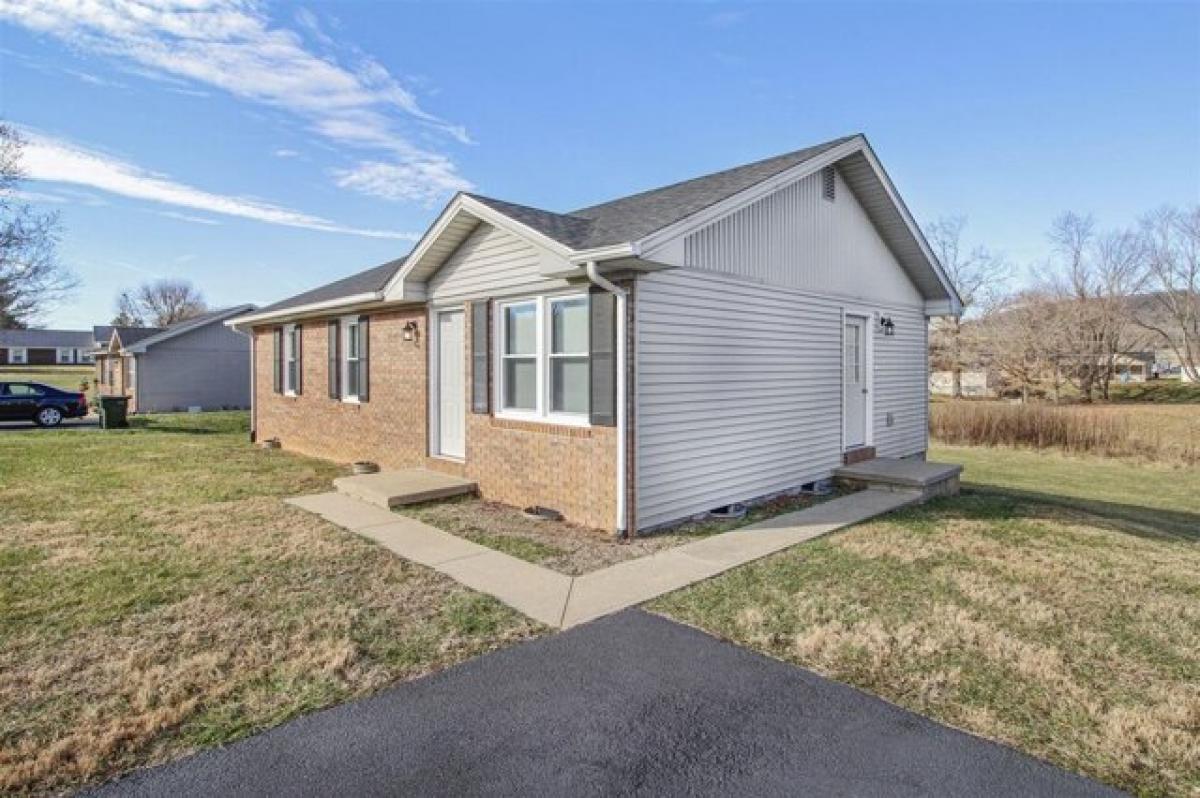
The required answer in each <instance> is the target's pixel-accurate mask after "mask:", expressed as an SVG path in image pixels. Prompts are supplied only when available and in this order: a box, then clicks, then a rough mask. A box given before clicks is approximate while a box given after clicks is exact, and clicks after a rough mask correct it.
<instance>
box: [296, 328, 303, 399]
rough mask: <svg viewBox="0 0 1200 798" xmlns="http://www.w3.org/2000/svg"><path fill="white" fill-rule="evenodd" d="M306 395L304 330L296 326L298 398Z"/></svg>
mask: <svg viewBox="0 0 1200 798" xmlns="http://www.w3.org/2000/svg"><path fill="white" fill-rule="evenodd" d="M302 393H304V328H303V327H302V326H300V325H299V324H297V325H296V396H299V395H300V394H302Z"/></svg>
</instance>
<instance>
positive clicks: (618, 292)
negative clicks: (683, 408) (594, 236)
mask: <svg viewBox="0 0 1200 798" xmlns="http://www.w3.org/2000/svg"><path fill="white" fill-rule="evenodd" d="M587 277H588V279H589V280H591V281H592V284H593V285H596V286H598V287H599V288H602V289H604V290H605V291H607V292H609V293H610V294H612V295H613V296H614V297H616V299H617V535H618V536H619V537H625V536H626V535H627V534H628V530H627V529H626V526H627V524H626V512H625V492H626V485H625V483H626V481H627V477H626V468H625V459H626V440H627V437H628V436H627V430H626V418H625V416H626V412H625V408H626V398H627V397H626V393H627V388H626V385H625V382H626V379H625V378H626V366H625V355H626V352H625V350H626V342H625V339H626V334H627V324H628V320H627V319H626V309H625V301H626V298H627V292H626V291H625V289H624V288H619V287H617V286H616V285H613V284H612V283H611V282H609V281H608V280H606V279H605V278H603V277H601V276H600V273H599V272H598V271H597V270H596V261H594V260H590V261H588V262H587Z"/></svg>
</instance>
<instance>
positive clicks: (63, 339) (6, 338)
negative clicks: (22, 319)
mask: <svg viewBox="0 0 1200 798" xmlns="http://www.w3.org/2000/svg"><path fill="white" fill-rule="evenodd" d="M94 346H95V342H94V341H93V339H92V334H91V333H90V332H88V331H86V330H0V366H75V365H79V364H81V363H91V362H92V349H93V348H94Z"/></svg>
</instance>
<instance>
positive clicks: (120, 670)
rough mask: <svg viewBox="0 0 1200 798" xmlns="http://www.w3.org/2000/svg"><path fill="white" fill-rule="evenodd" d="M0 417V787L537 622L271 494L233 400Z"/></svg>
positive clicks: (288, 489) (320, 467)
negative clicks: (89, 423)
mask: <svg viewBox="0 0 1200 798" xmlns="http://www.w3.org/2000/svg"><path fill="white" fill-rule="evenodd" d="M132 423H133V427H132V428H131V429H129V430H113V431H108V432H105V431H100V430H94V429H90V430H66V429H64V430H29V431H7V432H0V793H8V792H17V791H31V792H61V791H69V790H73V789H76V788H78V787H80V786H82V785H84V784H87V783H90V782H94V781H96V780H99V779H102V778H106V777H109V776H112V775H114V774H116V773H119V772H122V771H124V770H128V769H130V768H133V767H139V766H144V765H148V764H152V763H156V762H161V761H164V760H166V759H171V758H174V757H178V756H180V755H183V754H185V753H188V752H190V751H192V750H195V749H196V748H199V747H204V746H210V745H217V744H221V743H226V742H229V741H231V740H234V739H237V738H239V737H242V736H245V735H247V734H250V733H252V732H254V731H257V730H260V729H263V728H266V727H268V726H272V725H275V724H278V723H280V722H282V721H284V720H286V719H288V718H289V717H292V716H294V715H296V714H298V713H302V712H308V711H311V710H313V709H316V708H319V707H323V706H327V705H330V704H334V703H337V702H340V701H344V700H346V699H349V698H352V697H355V696H359V695H363V694H365V693H368V692H370V691H373V690H376V689H378V688H380V687H382V686H385V685H387V684H389V683H392V682H395V681H397V680H402V679H408V678H412V677H415V676H418V675H421V674H424V673H428V672H430V671H432V670H436V669H439V668H443V667H445V666H447V665H450V664H452V663H455V662H458V661H461V660H463V659H465V658H468V657H471V656H475V655H477V654H479V653H482V652H485V651H488V650H491V649H494V648H496V647H499V646H503V645H506V644H509V643H511V642H513V641H516V640H520V639H524V638H526V637H528V636H530V635H534V634H538V633H540V631H541V630H540V629H538V628H537V627H535V625H534V624H532V622H530V621H528V620H526V619H524V618H522V617H521V616H519V615H518V614H516V613H515V612H513V611H511V610H509V609H508V608H506V607H504V606H503V605H501V604H499V603H498V602H496V601H494V600H492V599H490V598H487V597H483V596H480V595H479V594H476V593H473V592H471V591H469V590H467V589H465V588H463V587H461V586H459V585H457V584H456V583H454V582H453V581H451V580H450V579H448V578H446V577H443V576H441V575H440V574H437V573H435V572H433V571H430V570H428V569H425V568H422V567H420V566H416V565H413V564H411V563H408V562H405V561H403V560H401V559H399V558H397V557H394V556H393V555H391V554H390V553H388V552H386V551H384V550H383V549H381V548H379V547H378V546H376V545H374V544H373V543H371V542H369V541H367V540H365V539H362V538H359V537H357V536H355V535H352V534H350V533H348V532H346V531H344V530H341V529H338V528H336V527H334V526H332V525H330V524H327V523H325V522H324V521H322V520H320V519H319V518H317V517H316V516H313V515H310V514H308V513H305V512H303V511H300V510H298V509H296V508H292V507H288V506H286V505H283V504H282V503H281V502H280V497H283V496H287V495H291V494H299V493H307V492H314V491H319V490H328V488H329V480H330V479H331V478H332V477H333V476H335V475H337V474H338V473H339V470H338V469H337V468H336V467H335V466H333V465H330V464H328V463H325V462H322V461H317V460H310V459H306V458H302V457H297V456H294V455H290V454H287V453H284V452H280V451H265V450H260V449H256V448H255V447H253V446H251V445H250V444H249V443H248V442H247V435H246V431H247V416H246V414H245V413H205V414H194V415H193V414H183V415H167V416H142V417H135V418H134V419H133V422H132Z"/></svg>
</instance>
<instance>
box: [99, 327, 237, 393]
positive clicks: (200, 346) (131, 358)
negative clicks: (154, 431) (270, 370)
mask: <svg viewBox="0 0 1200 798" xmlns="http://www.w3.org/2000/svg"><path fill="white" fill-rule="evenodd" d="M252 310H254V306H253V305H238V306H236V307H230V308H223V309H221V310H212V311H209V312H207V313H204V314H202V315H200V316H197V317H195V318H192V319H188V320H187V321H181V322H179V323H178V324H172V325H171V326H169V327H165V328H158V327H107V328H103V327H97V328H96V333H97V334H101V333H102V332H104V331H105V330H108V331H109V338H108V340H107V341H106V342H105V343H104V344H103V345H102V347H101V349H100V350H98V351H97V352H96V355H95V357H96V381H97V386H98V388H99V390H100V393H101V394H103V395H105V396H113V395H117V396H128V397H129V410H130V412H135V413H137V412H141V413H166V412H172V411H178V410H187V409H189V408H193V407H199V408H200V409H202V410H221V409H228V408H245V407H249V406H250V370H249V366H248V365H247V364H248V362H249V357H250V339H249V337H248V336H246V335H244V334H243V333H240V332H237V331H236V330H234V329H231V328H229V327H227V326H226V325H225V324H224V322H225V320H226V319H230V318H233V317H234V316H238V315H242V314H245V313H248V312H250V311H252Z"/></svg>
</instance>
